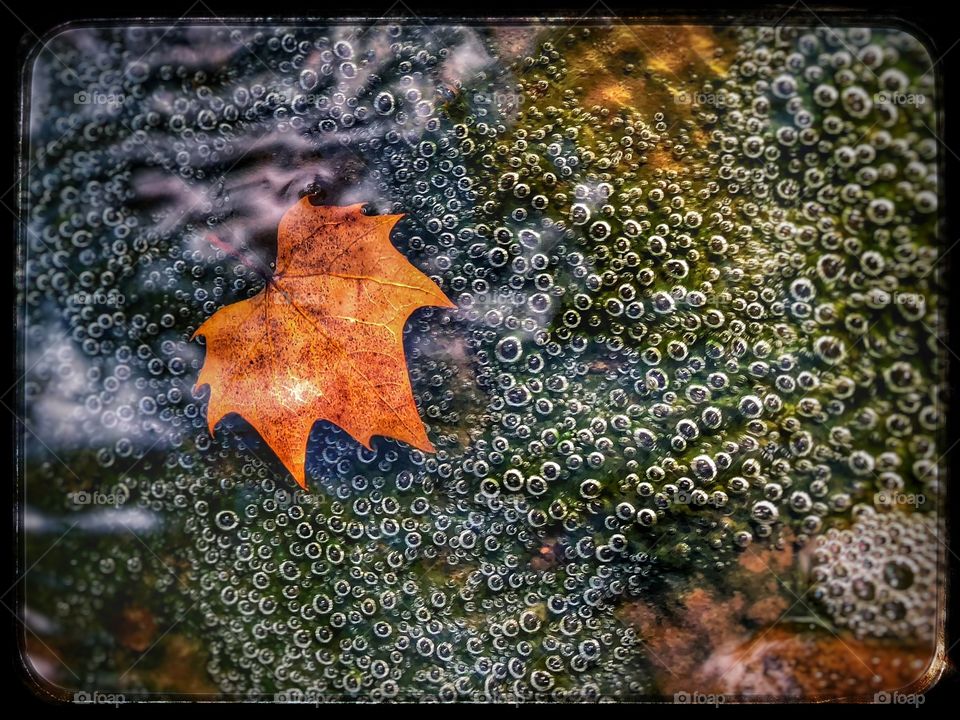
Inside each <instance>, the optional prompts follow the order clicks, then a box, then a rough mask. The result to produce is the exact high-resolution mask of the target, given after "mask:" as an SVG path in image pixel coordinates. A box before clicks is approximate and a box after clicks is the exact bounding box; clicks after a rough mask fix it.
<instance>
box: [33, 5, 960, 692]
mask: <svg viewBox="0 0 960 720" xmlns="http://www.w3.org/2000/svg"><path fill="white" fill-rule="evenodd" d="M651 30H652V29H651V28H646V29H644V28H637V29H631V28H627V29H626V30H625V29H624V28H611V27H589V28H577V29H576V30H573V31H567V30H565V29H559V28H552V29H551V28H549V27H548V28H544V29H543V30H541V31H540V32H539V33H535V32H534V31H533V30H524V29H518V28H512V29H509V30H508V29H496V28H495V29H484V28H466V27H464V28H461V27H452V26H439V25H438V26H430V27H424V26H420V25H417V26H414V25H407V24H402V23H401V24H389V25H372V26H370V27H359V26H333V27H311V26H306V25H305V26H302V27H280V26H270V27H235V28H231V27H225V26H224V27H220V26H189V25H186V26H178V27H175V28H167V27H160V26H157V27H142V28H80V27H78V28H73V29H67V30H65V31H62V32H60V33H59V34H58V35H56V36H55V37H53V38H51V39H50V40H49V42H48V43H47V49H46V50H43V51H41V52H39V53H38V54H37V57H36V61H35V64H34V67H33V70H32V77H31V81H30V87H29V93H30V95H29V99H30V113H29V122H28V127H27V130H28V132H29V138H30V154H29V156H28V160H29V162H30V163H31V169H30V172H29V175H28V180H27V182H26V187H25V190H26V194H27V197H26V201H25V205H24V218H25V221H26V229H25V234H24V236H23V244H24V246H25V249H24V262H23V266H22V268H21V274H20V280H21V283H22V293H21V307H22V310H23V313H24V317H25V323H24V325H23V331H24V346H25V357H24V366H25V368H24V369H25V370H27V374H26V377H25V380H24V383H23V408H24V415H25V420H26V426H25V427H26V431H25V432H24V443H25V448H26V455H25V458H26V459H25V487H26V498H25V507H24V519H25V528H26V540H25V542H26V557H27V560H28V562H32V560H34V559H37V558H40V557H41V556H42V561H41V562H38V564H37V566H36V567H35V568H33V569H32V570H31V572H30V573H29V574H28V576H27V578H26V584H25V589H24V602H25V607H26V609H27V611H28V613H27V621H28V624H30V623H32V625H31V626H32V627H35V628H36V632H37V633H39V636H42V637H43V638H44V647H43V648H41V647H36V648H34V651H35V653H36V657H37V658H40V660H35V661H34V667H35V669H37V671H38V672H39V673H40V674H41V675H44V676H45V677H47V678H48V679H50V680H51V682H53V680H54V679H56V682H55V683H54V684H55V685H57V686H59V687H61V688H69V689H70V691H71V692H72V690H73V689H82V690H95V689H96V690H102V691H114V692H122V693H124V695H125V696H126V697H128V698H135V697H152V696H156V695H157V694H163V693H166V694H176V693H200V694H210V695H221V696H223V697H248V698H254V699H279V700H298V699H307V700H311V701H313V700H322V699H338V700H343V699H357V700H391V699H395V700H411V699H424V700H440V701H465V700H491V699H494V700H497V699H499V700H519V701H523V700H534V699H541V700H542V699H551V700H587V701H589V700H598V699H613V700H617V699H620V700H628V699H636V698H656V697H660V696H662V695H663V694H664V693H665V692H667V690H666V689H665V684H664V679H663V672H662V668H659V667H657V665H656V659H655V658H653V657H651V656H650V653H649V651H648V649H649V646H648V645H647V644H646V641H651V642H654V643H655V646H656V647H661V645H659V644H656V642H657V640H656V638H655V637H654V636H655V635H657V634H658V633H659V632H660V631H659V630H657V629H656V628H655V627H654V625H655V624H656V618H657V617H668V616H670V613H672V612H675V610H670V609H669V608H675V607H676V603H677V602H680V603H681V604H683V603H686V605H684V607H688V606H690V598H691V592H697V591H700V592H703V593H708V594H709V595H708V596H709V597H711V598H714V597H716V598H721V597H722V598H729V597H730V595H731V593H732V592H734V589H735V586H736V585H737V583H738V582H740V581H739V580H738V578H740V577H741V573H742V568H743V565H744V563H745V562H747V561H749V560H750V558H757V557H761V558H764V560H763V563H764V564H766V563H768V562H770V563H774V562H776V561H775V560H774V558H776V557H778V556H782V557H786V558H787V559H788V562H789V563H790V564H789V566H784V567H782V568H781V567H780V566H779V565H777V566H776V570H777V575H778V576H781V575H782V576H783V577H784V578H786V577H789V578H790V579H791V582H792V583H795V584H794V585H791V586H790V587H792V588H793V590H792V591H791V592H793V591H795V592H796V597H803V598H805V599H804V601H803V602H804V609H801V612H802V613H808V612H809V613H814V614H816V617H815V618H814V620H815V622H812V623H808V625H812V626H816V627H826V628H829V630H823V631H822V632H824V633H838V632H842V633H850V634H851V635H852V636H853V637H854V638H856V639H857V640H861V641H866V640H870V641H874V642H889V643H899V644H900V645H902V646H909V647H917V646H923V647H926V648H928V650H929V648H930V646H931V644H932V643H933V642H934V638H935V635H936V631H937V628H938V626H939V622H940V618H939V615H938V613H937V602H938V598H939V596H940V593H939V587H940V584H939V578H938V574H937V560H938V557H939V547H940V542H939V540H938V533H939V532H940V527H939V519H938V515H937V507H938V503H939V498H940V497H941V496H942V487H941V479H940V470H941V467H940V466H941V455H942V453H943V452H944V451H945V450H946V448H945V447H944V446H943V443H942V430H943V423H944V416H945V411H944V406H943V404H944V400H945V391H946V388H945V384H944V380H943V374H944V370H945V362H946V361H945V356H944V350H945V346H944V345H943V344H942V343H941V337H942V336H943V335H944V333H945V324H944V319H943V312H942V311H943V308H942V305H941V304H942V296H943V294H944V287H943V280H942V277H941V273H940V272H939V270H940V269H941V268H940V267H939V266H938V264H937V263H938V258H939V253H940V252H941V241H940V240H939V232H938V222H939V215H938V207H937V203H938V168H937V160H938V147H937V141H936V138H935V136H934V135H933V131H932V130H931V128H935V127H936V102H935V100H936V98H935V97H934V91H935V82H934V80H935V77H934V73H933V72H929V70H930V66H931V62H930V58H929V56H928V54H927V51H926V50H925V49H924V47H923V46H922V45H921V44H920V42H919V41H918V40H916V39H915V38H914V37H912V36H911V35H909V34H906V33H903V32H900V31H897V30H885V29H874V30H870V29H860V28H834V29H828V28H823V27H818V28H801V27H778V28H776V29H773V28H762V27H756V28H730V29H715V30H713V29H709V28H701V29H695V30H685V31H684V32H688V33H691V34H690V35H689V36H685V37H686V44H685V45H684V47H685V48H686V49H685V50H683V52H680V51H676V52H675V53H674V54H672V55H671V54H670V53H669V52H668V51H667V50H664V51H663V54H662V55H660V54H657V53H649V52H648V53H647V54H645V51H644V50H643V47H645V46H644V45H643V43H638V42H637V37H636V33H637V32H650V31H651ZM694 40H696V42H694ZM681 45H683V43H681ZM691 48H693V50H691ZM694 50H695V51H694ZM602 58H606V60H605V61H601V59H602ZM601 66H603V67H601ZM305 195H312V196H315V197H317V198H319V199H320V200H321V201H322V203H323V204H327V205H335V204H337V205H347V204H351V203H357V202H363V203H367V204H368V207H369V211H370V212H371V213H376V214H385V213H391V214H399V213H404V214H405V217H404V218H403V219H402V220H401V221H400V222H399V223H398V224H397V225H396V228H395V230H394V232H393V234H392V236H391V237H392V241H393V243H394V245H395V246H396V247H397V248H398V249H399V250H400V251H401V252H402V253H403V254H404V255H405V256H406V257H407V258H408V259H409V260H410V262H411V263H412V264H413V265H414V266H416V267H417V268H418V269H419V270H421V271H423V272H424V273H426V274H427V275H428V276H430V278H431V279H432V280H433V281H434V282H436V283H437V285H438V286H439V287H440V289H441V290H442V291H443V293H444V294H445V295H446V296H447V297H448V298H449V299H450V300H451V301H452V302H453V303H454V305H455V306H456V307H455V308H454V309H446V308H423V309H420V310H418V311H417V312H416V313H415V314H414V315H413V316H412V317H411V319H410V321H409V322H408V323H407V326H406V331H405V340H404V342H405V347H406V357H407V365H408V368H409V376H410V380H411V384H412V387H413V392H414V397H415V399H416V402H417V406H418V408H419V413H420V416H421V418H422V420H423V422H424V424H425V427H426V429H427V433H428V435H429V438H430V440H431V442H432V443H433V445H434V446H435V447H436V453H435V454H431V453H424V452H422V451H420V450H417V449H414V448H411V447H409V446H408V445H406V444H403V443H400V442H396V441H392V440H388V439H385V438H382V437H381V438H377V439H375V440H374V442H373V449H372V450H368V449H366V448H364V447H362V446H361V445H360V444H359V443H357V442H356V441H355V440H354V439H352V438H351V437H350V436H349V435H348V434H346V433H345V432H344V431H342V430H340V429H339V428H336V427H335V426H333V425H331V424H329V423H318V424H316V425H315V426H314V427H313V429H312V431H311V434H310V440H309V445H308V452H307V460H306V479H307V480H306V482H307V489H306V491H304V490H302V489H300V488H299V487H298V486H297V484H296V482H294V480H293V479H292V477H291V476H290V475H289V474H288V473H287V472H286V471H285V469H284V468H283V466H282V465H281V463H280V462H279V461H278V460H277V458H276V457H274V456H273V454H272V453H271V452H270V449H269V448H268V447H267V446H266V444H265V443H264V442H263V441H262V439H261V438H260V437H259V436H258V435H257V434H256V433H255V432H254V431H253V430H252V429H251V428H250V426H249V425H247V424H246V423H245V422H244V421H243V420H242V419H241V418H239V417H237V416H233V417H231V418H228V419H227V420H225V421H224V422H223V423H222V424H221V425H220V426H219V428H220V429H219V430H218V432H217V434H216V437H215V438H212V437H211V435H210V432H209V430H208V428H207V423H206V412H207V401H208V392H207V391H201V392H199V393H198V394H197V395H194V394H193V392H192V388H193V386H194V383H195V381H196V378H197V374H198V372H199V369H200V367H201V365H202V362H203V359H204V348H203V347H202V345H201V344H199V343H197V342H192V341H191V338H192V336H193V334H194V332H195V331H196V330H197V328H198V327H199V326H200V325H201V324H202V323H203V322H204V321H206V320H207V319H208V318H209V317H210V316H211V315H213V313H214V312H216V311H217V310H218V309H219V308H221V307H223V306H225V305H228V304H231V303H235V302H239V301H242V300H245V299H247V298H250V297H252V296H253V295H256V294H257V293H259V292H260V291H261V290H262V289H263V285H264V279H263V277H262V276H261V275H259V274H257V272H255V271H254V270H253V269H252V268H251V267H250V265H249V264H245V263H242V262H240V261H238V259H237V258H236V257H233V256H231V255H229V254H227V253H225V252H224V251H223V250H222V249H219V248H218V247H216V246H214V245H212V244H211V243H210V242H209V241H208V240H207V236H208V235H209V234H210V233H215V234H216V235H217V236H218V237H221V238H224V239H225V240H226V241H228V242H229V243H230V244H231V245H233V246H235V247H237V248H241V249H242V251H243V252H244V253H245V254H247V255H248V256H250V257H255V258H258V259H259V261H260V262H261V263H262V264H263V265H265V266H268V265H269V264H270V263H271V262H272V261H273V260H274V258H275V255H276V247H275V243H276V234H275V232H276V226H277V221H278V219H279V217H280V215H281V214H282V212H283V211H284V210H285V209H286V208H287V207H289V206H291V205H292V204H293V203H294V202H296V200H297V199H298V197H301V196H305ZM54 541H56V543H55V546H53V547H51V544H52V543H54ZM704 588H706V590H704ZM741 589H742V588H741ZM754 591H755V592H757V593H765V594H775V593H777V592H783V588H781V587H780V586H779V585H775V586H774V588H773V590H771V589H769V588H766V587H760V586H759V585H757V587H756V588H754ZM800 593H803V595H802V596H801V595H800ZM677 598H681V600H680V601H678V600H677ZM794 599H795V598H794V597H791V595H790V594H787V603H786V605H787V606H790V605H791V604H793V603H794ZM711 602H712V601H711ZM651 607H653V608H654V609H653V610H650V608H651ZM658 607H659V608H660V609H659V610H658V609H657V608H658ZM738 607H739V606H738ZM775 607H776V609H777V612H773V613H770V612H759V611H757V612H755V613H754V614H753V615H750V611H744V612H746V614H747V615H750V617H752V618H753V620H751V621H750V622H756V623H757V624H758V626H762V625H763V623H774V622H776V621H777V620H778V617H780V616H781V611H786V609H787V608H786V607H784V608H780V607H779V606H775ZM738 612H739V610H738ZM658 613H660V614H659V615H658ZM678 622H679V621H678ZM682 622H683V623H686V625H685V627H687V628H688V630H689V627H691V626H690V622H691V621H689V619H687V618H686V616H684V618H683V620H682ZM721 624H722V623H721ZM678 627H679V625H678ZM696 627H697V628H698V630H697V632H704V633H706V634H708V635H709V634H710V633H711V632H716V633H720V634H722V632H723V631H722V629H721V628H720V627H719V625H717V626H715V625H714V624H704V625H702V626H701V625H696ZM827 637H828V638H830V637H832V636H831V635H829V634H828V635H827ZM31 647H32V646H31V645H29V644H28V650H29V649H30V648H31ZM51 647H52V648H54V649H51ZM884 647H886V646H884ZM681 649H683V648H681ZM930 652H932V651H930ZM930 652H928V654H927V656H926V657H927V658H929V657H930V656H931V655H930ZM51 654H52V656H51ZM861 662H862V661H861ZM927 664H929V663H927ZM61 665H63V666H65V667H66V671H65V670H64V669H63V668H61V667H60V666H61ZM41 667H43V668H46V672H40V668H41ZM923 670H924V667H922V666H921V667H919V669H917V671H916V673H915V676H916V677H920V676H921V675H922V674H923ZM67 671H68V672H67ZM878 672H879V671H878ZM876 682H882V678H881V680H878V681H876ZM878 687H879V686H871V687H868V688H855V689H854V690H856V691H859V693H860V694H867V691H869V694H872V693H873V691H874V690H875V689H878ZM689 689H690V690H695V689H696V688H689ZM670 692H672V690H671V691H670ZM757 692H760V691H759V690H758V691H757ZM845 692H846V694H854V695H855V694H858V692H854V691H851V690H850V688H849V687H845Z"/></svg>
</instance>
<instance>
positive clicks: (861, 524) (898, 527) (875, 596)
mask: <svg viewBox="0 0 960 720" xmlns="http://www.w3.org/2000/svg"><path fill="white" fill-rule="evenodd" d="M936 531H937V528H936V525H935V521H934V519H933V518H931V517H930V516H927V515H919V514H916V513H912V514H906V513H901V512H886V513H884V512H880V513H878V512H875V511H874V510H873V509H872V508H863V510H862V511H861V512H860V513H859V515H858V517H857V520H856V522H854V524H853V525H852V526H851V527H850V528H849V529H847V530H829V531H827V532H826V533H825V534H823V535H821V536H819V537H818V538H817V541H816V543H815V550H814V555H813V557H814V564H813V569H812V571H811V573H812V578H813V581H814V584H813V588H812V591H811V597H813V598H814V599H815V600H816V601H817V602H818V603H819V604H820V605H822V606H823V607H824V608H825V609H826V612H827V613H828V615H829V617H830V618H831V620H832V621H833V623H834V624H835V625H836V626H837V627H842V628H849V629H851V630H853V631H854V632H855V633H856V634H857V635H858V636H860V637H863V636H876V637H895V638H909V639H912V640H919V641H921V642H926V643H929V642H930V641H931V640H932V639H933V636H934V633H935V632H936V628H937V603H938V597H939V593H938V587H939V586H938V580H937V555H938V553H937V545H936V544H935V543H931V542H930V540H931V538H932V537H935V533H936Z"/></svg>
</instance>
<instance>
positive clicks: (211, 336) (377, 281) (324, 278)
mask: <svg viewBox="0 0 960 720" xmlns="http://www.w3.org/2000/svg"><path fill="white" fill-rule="evenodd" d="M362 207H363V206H362V205H359V204H358V205H350V206H347V207H333V206H317V205H312V204H311V203H310V201H309V198H306V197H305V198H303V199H301V200H300V201H299V202H298V203H297V204H296V205H294V206H293V207H292V208H290V209H289V210H288V211H287V212H286V213H285V214H284V216H283V218H282V219H281V220H280V227H279V231H278V236H277V262H276V271H275V272H274V274H273V277H271V278H269V279H268V280H267V283H266V287H265V288H264V289H263V291H261V292H260V293H259V294H257V295H255V296H254V297H252V298H249V299H248V300H243V301H241V302H238V303H234V304H232V305H227V306H226V307H223V308H221V309H220V310H218V311H217V312H216V313H214V314H213V315H212V316H211V317H210V318H208V319H207V320H206V321H205V322H204V323H203V324H202V325H201V326H200V327H199V328H197V331H196V332H195V333H194V336H193V337H194V338H196V337H197V336H199V335H203V336H204V337H205V338H206V344H207V356H206V359H205V360H204V364H203V367H202V369H201V371H200V375H199V376H198V378H197V384H196V386H195V388H194V390H195V391H196V390H198V389H199V388H201V387H202V386H204V385H209V386H210V399H209V402H208V405H207V425H208V427H209V428H210V433H211V435H213V434H214V427H215V426H216V424H217V423H218V422H219V421H220V420H221V419H222V418H223V417H224V416H226V415H228V414H230V413H237V414H239V415H240V416H242V417H243V418H244V419H245V420H246V421H247V422H248V423H250V425H252V426H253V427H254V429H256V430H257V432H259V433H260V435H261V436H262V437H263V439H264V440H265V441H266V443H267V445H269V446H270V448H271V449H272V450H273V451H274V453H276V455H277V457H278V458H280V460H281V461H282V462H283V464H284V466H285V467H286V468H287V470H289V471H290V473H291V474H292V475H293V477H294V479H296V481H297V483H299V484H300V486H301V487H304V488H306V473H305V467H304V465H305V461H306V454H307V438H308V436H309V434H310V429H311V428H312V427H313V425H314V423H315V422H316V421H317V420H329V421H330V422H332V423H334V424H335V425H338V426H339V427H341V428H343V429H344V430H345V431H347V432H348V433H349V434H350V435H351V436H353V437H354V438H355V439H357V440H358V441H359V442H360V443H361V444H363V445H364V447H367V448H370V441H371V438H372V437H373V436H374V435H383V436H386V437H391V438H395V439H397V440H402V441H404V442H406V443H409V444H410V445H412V446H413V447H416V448H419V449H420V450H424V451H427V452H433V451H434V448H433V445H432V444H431V443H430V440H429V439H428V438H427V434H426V431H425V430H424V427H423V422H422V421H421V420H420V415H419V414H418V412H417V407H416V404H415V403H414V399H413V391H412V389H411V388H410V379H409V377H408V375H407V365H406V358H405V357H404V352H403V327H404V325H405V324H406V322H407V318H408V317H410V314H411V313H412V312H413V311H414V310H416V309H417V308H420V307H424V306H436V307H455V306H454V305H453V303H451V302H450V300H449V299H447V297H446V295H444V294H443V292H442V291H441V290H440V288H438V287H437V285H436V284H435V283H434V282H433V281H432V280H431V279H430V278H428V277H427V276H426V275H424V274H423V273H422V272H420V271H419V270H417V269H416V268H415V267H414V266H413V265H411V264H410V262H409V261H408V260H407V259H406V258H405V257H404V256H403V255H401V254H400V252H398V251H397V249H396V248H394V247H393V245H392V244H391V243H390V231H391V230H392V229H393V226H394V225H396V223H397V222H398V221H399V220H400V218H402V217H403V215H375V216H370V215H364V214H363V213H362V212H361V208H362Z"/></svg>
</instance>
